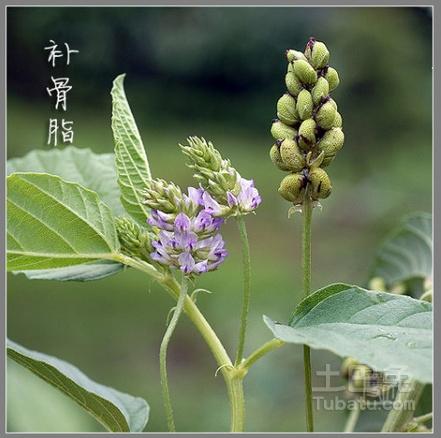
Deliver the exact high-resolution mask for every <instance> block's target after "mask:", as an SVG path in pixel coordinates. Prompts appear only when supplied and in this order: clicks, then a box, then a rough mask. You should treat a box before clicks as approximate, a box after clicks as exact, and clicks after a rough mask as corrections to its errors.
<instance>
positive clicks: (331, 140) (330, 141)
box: [318, 128, 345, 156]
mask: <svg viewBox="0 0 441 438" xmlns="http://www.w3.org/2000/svg"><path fill="white" fill-rule="evenodd" d="M344 141H345V135H344V134H343V131H342V129H341V128H331V129H330V130H329V131H326V132H325V133H324V134H323V137H322V138H321V140H320V141H319V142H318V146H319V148H320V150H322V151H324V152H325V156H326V155H332V154H335V153H337V152H338V151H339V150H340V149H341V148H342V147H343V143H344Z"/></svg>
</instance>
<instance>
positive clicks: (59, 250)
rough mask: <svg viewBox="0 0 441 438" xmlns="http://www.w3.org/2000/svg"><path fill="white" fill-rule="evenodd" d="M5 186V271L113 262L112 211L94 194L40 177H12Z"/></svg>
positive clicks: (53, 178)
mask: <svg viewBox="0 0 441 438" xmlns="http://www.w3.org/2000/svg"><path fill="white" fill-rule="evenodd" d="M7 185H8V197H7V209H8V226H7V235H8V270H11V271H25V270H40V269H52V268H62V267H66V266H72V265H78V264H81V263H87V262H90V261H97V260H116V261H118V260H119V257H118V256H119V254H118V250H119V242H118V237H117V233H116V230H115V225H114V219H113V215H112V212H111V211H110V208H109V207H107V206H106V205H105V204H104V203H103V202H102V201H101V200H100V199H99V198H98V195H97V194H96V193H95V192H92V191H91V190H88V189H85V188H84V187H82V186H80V185H79V184H75V183H69V182H66V181H64V180H62V179H61V178H60V177H58V176H53V175H47V174H43V173H40V174H39V173H13V174H12V175H10V176H9V177H8V178H7Z"/></svg>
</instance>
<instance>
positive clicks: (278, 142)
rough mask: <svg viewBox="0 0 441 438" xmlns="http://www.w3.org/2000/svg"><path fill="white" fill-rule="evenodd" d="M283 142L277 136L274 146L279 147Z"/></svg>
mask: <svg viewBox="0 0 441 438" xmlns="http://www.w3.org/2000/svg"><path fill="white" fill-rule="evenodd" d="M282 143H283V140H282V139H281V138H279V139H278V140H276V146H277V147H278V148H279V147H280V146H281V145H282Z"/></svg>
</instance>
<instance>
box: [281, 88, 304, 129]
mask: <svg viewBox="0 0 441 438" xmlns="http://www.w3.org/2000/svg"><path fill="white" fill-rule="evenodd" d="M277 117H278V118H279V119H280V120H281V121H282V122H283V123H285V124H286V125H294V124H295V123H296V122H297V121H298V118H299V115H298V113H297V109H296V100H295V99H294V97H292V96H291V95H290V94H288V93H286V94H284V95H283V96H282V97H281V98H280V99H279V100H278V101H277Z"/></svg>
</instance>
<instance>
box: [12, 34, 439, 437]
mask: <svg viewBox="0 0 441 438" xmlns="http://www.w3.org/2000/svg"><path fill="white" fill-rule="evenodd" d="M286 58H287V62H288V67H287V73H286V76H285V86H286V93H285V94H283V96H282V97H281V98H280V99H279V100H278V102H277V105H276V113H277V119H275V120H274V121H273V123H272V126H271V134H272V136H273V137H274V140H275V143H274V144H273V146H272V147H271V150H270V157H271V160H272V162H273V163H274V164H275V165H276V166H277V168H278V169H280V170H281V171H283V172H287V175H285V176H284V178H283V179H282V181H281V183H280V187H279V189H278V192H279V193H280V195H281V196H282V197H283V198H284V199H285V200H286V201H288V202H289V203H290V204H291V205H290V209H289V211H290V212H293V211H294V212H300V213H301V214H302V217H303V238H302V258H303V273H304V281H303V290H304V295H305V297H304V299H303V300H302V301H301V302H300V303H299V304H298V305H297V306H296V307H295V309H294V311H293V312H292V314H291V317H290V319H289V320H288V322H287V323H285V324H283V323H279V322H275V321H273V320H271V319H270V318H269V317H267V316H264V322H265V323H266V325H267V326H268V328H269V330H270V332H271V333H272V335H273V338H272V339H270V340H269V341H267V342H265V343H263V344H262V345H261V346H260V347H258V348H257V349H256V350H254V351H253V352H251V353H250V354H248V355H245V354H244V352H245V341H246V334H247V322H248V311H249V304H250V296H251V257H250V244H249V241H248V235H247V230H246V224H245V217H246V216H248V215H250V213H255V212H256V209H257V208H258V207H259V206H260V205H261V203H262V199H261V196H260V194H259V191H258V189H257V188H256V186H255V184H254V181H253V180H252V179H246V178H244V177H242V176H241V175H240V173H239V172H238V171H237V170H236V168H234V167H233V165H232V164H231V162H230V160H229V159H226V158H223V157H222V155H221V153H220V152H219V151H218V150H217V149H216V148H215V147H214V145H213V144H212V143H211V142H209V141H206V140H205V139H203V138H199V137H189V138H188V139H187V143H186V144H181V145H179V147H180V150H181V151H182V152H183V154H184V156H185V158H186V160H187V165H188V167H189V168H190V169H192V171H193V172H194V178H195V180H196V182H197V183H196V187H188V189H186V190H182V189H181V188H180V187H178V186H177V185H176V184H175V183H174V182H167V181H165V180H163V179H160V178H153V177H152V174H151V170H150V165H149V161H148V159H147V154H146V152H145V148H144V146H143V143H142V140H141V136H140V134H139V131H138V129H137V126H136V123H135V119H134V117H133V114H132V112H131V110H130V107H129V104H128V101H127V98H126V95H125V91H124V86H123V80H124V75H121V76H118V77H117V78H116V79H115V81H114V84H113V89H112V93H111V94H112V103H113V110H112V129H113V137H114V142H115V151H114V155H108V154H104V155H96V154H93V153H92V152H91V151H89V150H80V149H76V148H72V147H69V148H66V149H64V150H62V151H60V150H54V151H50V152H32V153H31V154H29V156H27V157H24V158H23V159H18V160H12V161H11V162H10V163H9V167H10V169H11V172H10V173H11V174H10V176H9V177H8V226H7V232H8V270H9V271H12V272H13V273H23V274H25V275H26V276H27V277H28V278H30V279H51V280H59V281H67V280H76V281H91V280H97V279H100V278H103V277H106V276H109V275H111V274H115V273H117V272H119V271H121V270H123V269H126V268H133V269H136V270H138V271H141V272H142V273H144V274H146V275H147V276H148V277H149V278H151V279H153V280H154V281H156V282H157V283H158V284H159V285H160V286H161V287H162V288H163V289H164V290H165V291H166V292H167V293H168V294H169V295H170V296H171V297H172V298H173V300H174V301H176V306H175V307H173V309H172V310H173V315H172V317H171V319H170V321H169V322H168V324H167V329H166V331H165V333H164V335H163V338H162V342H161V346H160V351H159V363H160V375H161V386H162V393H163V402H164V409H165V412H166V417H167V426H168V429H169V430H170V431H174V430H175V429H176V427H175V420H174V415H173V407H172V398H171V396H170V389H169V383H168V374H167V371H168V370H167V351H168V346H169V343H170V340H171V339H172V335H173V333H174V330H175V329H176V327H177V324H178V322H179V318H180V316H181V315H182V314H183V313H185V314H186V316H187V317H188V318H189V319H190V321H191V322H192V324H193V325H194V326H195V328H196V330H197V331H198V332H199V333H200V334H201V336H202V338H203V339H204V341H205V342H206V344H207V346H208V348H209V350H210V352H211V354H212V355H213V357H214V359H215V361H216V365H217V367H218V368H217V370H216V374H217V372H220V373H221V374H222V376H223V378H224V381H225V385H226V389H227V394H228V398H229V402H230V411H231V431H232V432H241V431H244V430H245V395H244V388H243V382H244V379H245V377H246V375H247V374H248V372H249V370H250V369H251V367H252V366H253V365H254V364H255V363H256V362H257V361H259V360H260V359H262V358H263V357H264V356H265V355H266V354H268V353H270V352H271V351H273V350H276V349H278V348H281V347H282V346H285V345H287V344H290V343H293V344H301V345H303V353H304V356H303V357H304V376H305V406H306V409H305V412H306V417H305V418H306V428H307V430H308V431H313V430H314V415H313V404H312V400H313V398H312V382H311V374H312V372H311V369H312V368H311V357H310V348H320V349H326V350H330V351H332V352H334V353H335V354H337V355H339V356H341V357H342V358H344V361H343V364H342V374H343V376H344V377H345V378H346V379H347V380H348V388H356V389H357V390H360V388H361V391H360V393H357V395H356V396H354V397H353V399H354V407H353V409H351V412H350V413H349V416H348V422H347V425H346V427H345V431H352V430H354V428H355V424H356V422H357V418H358V415H359V414H360V411H361V410H362V409H363V406H365V405H366V403H367V401H368V400H369V399H370V398H372V397H379V396H382V395H384V393H385V392H387V391H389V390H390V389H391V388H395V389H397V390H398V391H397V396H396V397H397V400H398V401H400V402H402V404H401V405H400V407H396V408H395V407H394V408H393V409H392V410H391V412H390V413H389V415H388V417H387V419H386V422H385V423H384V426H383V431H404V430H406V431H415V430H424V428H425V426H424V423H426V422H427V421H428V420H430V414H427V415H424V416H422V417H416V418H415V417H414V411H415V406H414V405H415V404H416V403H417V402H418V400H419V398H420V397H421V394H422V390H423V387H424V385H425V384H427V383H431V382H432V368H431V367H432V363H431V355H432V345H431V335H432V331H431V323H432V307H431V298H432V284H431V278H432V271H431V269H432V266H431V258H432V247H431V218H430V216H428V215H424V214H418V215H413V216H411V217H408V218H406V219H405V220H404V221H403V223H402V224H401V225H400V227H399V229H398V230H397V231H396V232H394V233H393V234H392V235H391V236H390V237H389V239H388V240H386V242H385V243H384V244H383V246H382V247H381V248H380V250H379V253H378V255H377V257H376V259H375V263H374V266H373V269H372V273H371V281H370V283H369V289H366V288H363V287H359V286H354V285H347V284H343V283H335V284H331V285H329V286H327V287H324V288H321V289H319V290H317V291H315V292H311V271H312V269H311V267H312V252H311V233H312V216H313V211H314V207H317V206H318V205H319V204H318V202H319V200H322V199H326V198H328V197H329V196H330V194H331V179H330V177H329V175H328V173H327V171H325V170H324V168H327V166H329V165H330V164H331V163H332V162H333V160H334V159H335V157H336V155H337V153H338V152H339V151H340V150H341V148H342V146H343V142H344V134H343V130H342V124H343V122H342V115H341V114H340V113H339V111H338V109H337V104H336V102H335V101H334V100H333V98H331V97H330V94H329V93H330V92H331V91H333V90H334V89H335V88H336V87H337V85H338V84H339V76H338V73H337V71H336V70H335V69H333V68H332V67H330V66H329V59H330V54H329V51H328V49H327V47H326V45H325V44H324V43H322V42H319V41H317V40H316V39H314V38H311V39H309V41H308V42H307V44H306V47H305V50H304V51H303V52H300V51H296V50H288V51H287V52H286ZM36 157H37V158H38V160H35V158H36ZM36 161H38V163H39V166H40V167H39V168H36V164H35V162H36ZM66 162H74V163H88V164H89V167H88V169H84V168H81V169H74V168H73V167H69V169H67V170H66V168H64V167H63V166H62V164H63V163H66ZM30 163H31V164H30ZM115 168H116V172H115ZM115 194H118V195H119V196H115ZM250 216H251V215H250ZM227 221H234V222H235V223H236V224H237V226H238V232H239V236H240V240H241V245H242V271H243V274H242V275H243V290H242V297H243V299H242V308H241V311H240V324H239V333H238V340H237V350H236V354H235V357H234V358H232V357H231V356H230V354H229V353H228V352H227V350H226V348H225V347H224V344H223V343H222V341H221V340H220V339H219V337H218V335H217V334H216V332H215V331H214V330H213V328H212V327H211V325H210V324H209V322H208V321H207V319H206V317H205V316H204V315H203V313H202V312H201V311H200V310H199V308H198V307H197V305H196V302H195V299H194V293H195V292H197V291H198V289H194V290H191V289H193V288H194V287H195V283H196V282H197V280H198V278H199V277H200V276H201V275H203V274H208V273H209V272H212V271H214V270H216V269H219V268H221V266H222V263H223V262H224V260H225V259H226V257H227V256H228V251H227V246H228V245H227V243H228V242H227V243H226V242H225V241H224V239H223V237H222V235H221V231H222V227H223V225H224V224H225V222H227ZM199 290H200V289H199ZM415 290H417V292H419V293H415ZM189 292H192V293H189ZM420 292H421V293H420ZM412 294H413V295H414V296H412ZM415 295H416V296H415ZM274 299H277V297H276V294H275V298H274ZM390 341H393V348H392V347H391V344H390ZM7 349H8V355H9V357H11V358H12V359H13V360H15V361H16V362H18V363H20V364H22V365H24V366H26V367H27V368H29V369H30V370H31V371H33V372H34V373H35V374H37V375H39V376H40V377H42V378H43V379H45V380H46V381H47V382H49V383H51V384H52V385H54V386H56V387H57V388H59V389H60V390H61V391H63V392H64V393H65V394H66V395H68V396H69V397H71V398H72V399H73V400H75V401H76V402H78V403H79V404H80V405H81V406H82V407H84V408H85V409H86V410H87V412H89V413H91V414H92V415H93V416H94V417H95V418H96V419H97V420H98V421H99V422H101V423H102V424H103V426H104V427H105V428H106V429H107V430H109V431H134V432H140V431H142V430H144V428H145V426H146V424H147V421H148V417H149V406H148V404H147V402H146V401H145V400H143V399H141V398H139V397H133V396H131V395H128V394H125V393H121V392H119V391H116V390H114V389H112V388H109V387H105V386H103V385H101V384H98V383H96V382H94V381H92V380H90V379H89V378H87V377H86V376H85V375H84V374H83V373H81V371H79V370H78V369H77V368H75V367H73V366H72V365H70V364H68V363H66V362H64V361H60V360H58V359H56V358H54V357H51V356H47V355H45V354H42V353H38V352H35V351H30V350H27V349H26V348H24V347H22V346H20V345H18V344H16V343H14V342H12V341H8V346H7ZM394 367H395V368H396V367H401V368H403V367H405V371H406V376H405V378H402V377H400V378H397V379H395V380H394V381H390V380H389V381H388V380H387V379H386V377H387V374H388V372H389V371H390V370H391V368H394ZM374 375H375V378H373V376H374ZM379 382H380V383H379ZM404 383H406V385H407V390H405V386H404ZM366 387H367V388H366ZM409 401H411V402H414V405H412V406H413V407H411V408H409V407H403V406H407V405H406V404H405V402H409Z"/></svg>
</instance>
